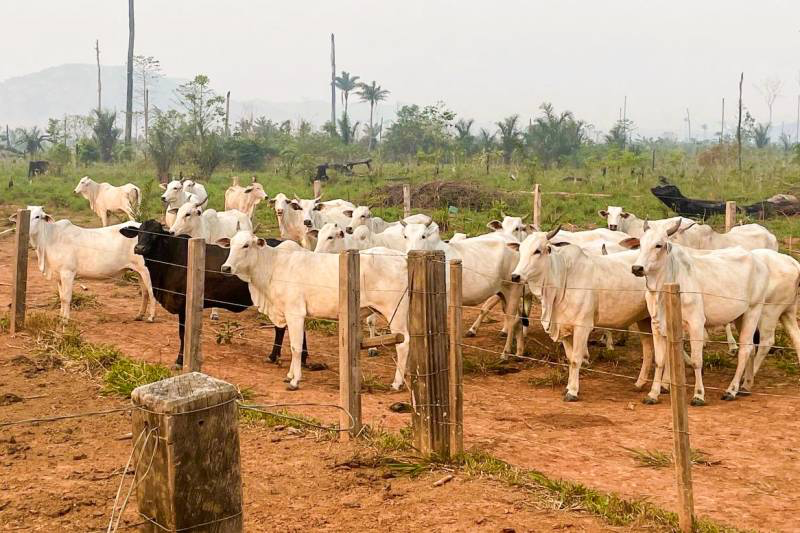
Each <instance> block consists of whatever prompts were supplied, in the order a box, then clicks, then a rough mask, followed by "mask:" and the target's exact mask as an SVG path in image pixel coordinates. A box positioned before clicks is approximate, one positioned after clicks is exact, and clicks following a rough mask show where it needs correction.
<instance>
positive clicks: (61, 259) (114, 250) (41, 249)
mask: <svg viewBox="0 0 800 533" xmlns="http://www.w3.org/2000/svg"><path fill="white" fill-rule="evenodd" d="M28 209H29V210H30V212H31V225H30V244H31V246H32V247H33V248H34V249H35V250H36V257H37V258H38V262H39V271H40V272H41V273H42V274H44V275H45V277H46V278H47V279H48V280H49V279H52V278H53V275H55V276H56V280H57V281H58V297H59V300H60V301H61V317H62V318H64V319H65V320H68V319H69V314H70V304H71V302H72V287H73V283H74V280H75V277H76V276H77V277H81V278H86V279H104V278H107V277H110V276H114V275H116V274H118V273H119V272H120V271H122V270H126V269H130V270H133V271H134V272H136V273H137V274H139V278H140V285H141V290H142V305H141V307H140V309H139V314H138V315H137V316H136V320H141V319H142V318H143V317H144V316H145V311H146V312H147V321H148V322H152V321H153V317H154V316H155V312H156V307H155V300H154V299H153V286H152V283H151V281H150V274H149V272H148V271H147V268H145V265H144V261H143V260H142V258H141V257H139V256H138V255H136V254H135V253H134V251H133V245H134V243H132V242H130V241H129V240H128V239H126V238H124V237H123V236H122V235H120V234H119V231H120V230H121V229H123V228H134V229H135V228H136V227H137V226H138V225H139V224H138V223H137V222H125V223H122V224H117V225H115V226H108V227H105V228H81V227H78V226H75V225H74V224H72V222H70V221H69V220H59V221H58V222H55V221H54V220H53V217H51V216H50V215H48V214H47V213H45V212H44V209H43V208H42V207H41V206H35V205H30V206H28ZM16 217H17V215H16V214H15V215H13V216H11V220H12V221H14V222H16Z"/></svg>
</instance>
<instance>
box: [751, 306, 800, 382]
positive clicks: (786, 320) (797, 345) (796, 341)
mask: <svg viewBox="0 0 800 533" xmlns="http://www.w3.org/2000/svg"><path fill="white" fill-rule="evenodd" d="M781 324H783V327H784V329H786V333H788V334H789V338H791V339H792V346H794V350H795V352H796V353H797V362H798V364H800V328H798V326H797V309H796V308H795V307H794V306H792V307H791V308H790V309H788V310H786V311H784V313H783V314H782V315H781ZM755 371H756V372H758V365H756V368H755Z"/></svg>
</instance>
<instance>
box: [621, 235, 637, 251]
mask: <svg viewBox="0 0 800 533" xmlns="http://www.w3.org/2000/svg"><path fill="white" fill-rule="evenodd" d="M619 245H620V246H622V247H623V248H627V249H628V250H636V249H638V248H639V239H637V238H636V237H628V238H627V239H623V240H621V241H619Z"/></svg>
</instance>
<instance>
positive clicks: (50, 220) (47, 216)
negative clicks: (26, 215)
mask: <svg viewBox="0 0 800 533" xmlns="http://www.w3.org/2000/svg"><path fill="white" fill-rule="evenodd" d="M44 220H45V222H50V223H53V222H55V221H56V219H54V218H53V217H52V215H48V214H47V213H45V214H44Z"/></svg>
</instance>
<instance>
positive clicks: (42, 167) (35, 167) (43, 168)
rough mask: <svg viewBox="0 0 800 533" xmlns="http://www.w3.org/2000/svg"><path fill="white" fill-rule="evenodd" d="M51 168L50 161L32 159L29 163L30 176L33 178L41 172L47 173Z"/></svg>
mask: <svg viewBox="0 0 800 533" xmlns="http://www.w3.org/2000/svg"><path fill="white" fill-rule="evenodd" d="M49 168H50V162H49V161H30V162H29V163H28V177H29V178H32V177H34V176H38V175H39V174H47V171H48V169H49Z"/></svg>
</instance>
